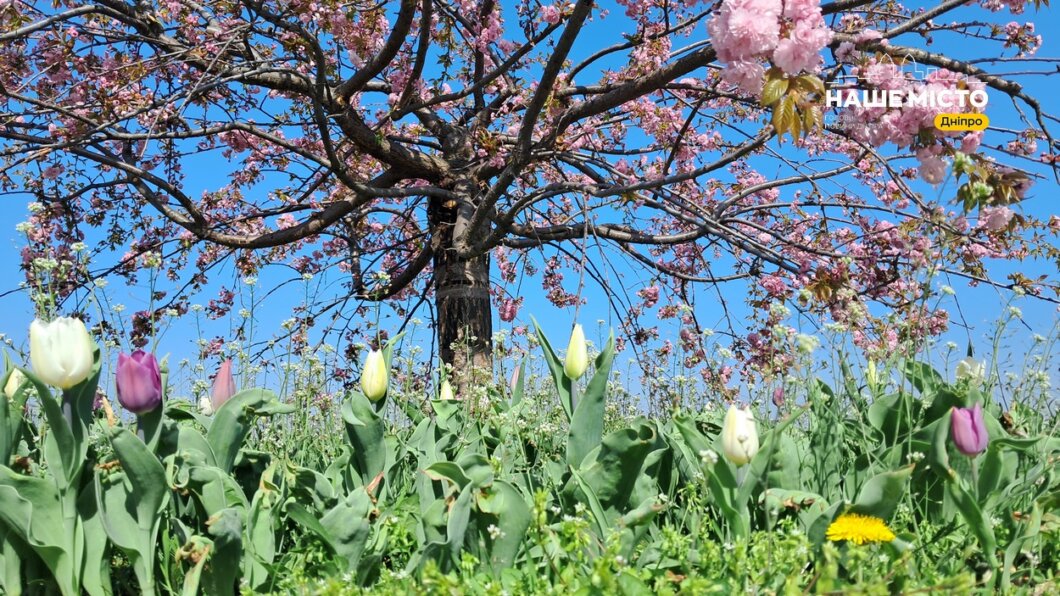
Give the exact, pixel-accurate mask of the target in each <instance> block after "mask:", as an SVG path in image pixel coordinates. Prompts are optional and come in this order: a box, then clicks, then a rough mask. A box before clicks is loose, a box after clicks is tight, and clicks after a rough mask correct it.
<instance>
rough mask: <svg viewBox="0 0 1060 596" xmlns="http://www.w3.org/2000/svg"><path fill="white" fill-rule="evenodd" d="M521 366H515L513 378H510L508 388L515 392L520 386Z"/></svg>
mask: <svg viewBox="0 0 1060 596" xmlns="http://www.w3.org/2000/svg"><path fill="white" fill-rule="evenodd" d="M521 368H522V367H521V366H517V367H515V370H513V371H512V378H511V379H509V380H508V388H510V389H511V390H512V393H515V389H516V388H517V387H519V369H521Z"/></svg>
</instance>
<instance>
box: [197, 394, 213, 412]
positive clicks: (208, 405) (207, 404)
mask: <svg viewBox="0 0 1060 596" xmlns="http://www.w3.org/2000/svg"><path fill="white" fill-rule="evenodd" d="M199 413H200V414H202V415H203V416H213V402H212V401H210V398H209V397H206V396H205V395H204V396H202V397H200V398H199Z"/></svg>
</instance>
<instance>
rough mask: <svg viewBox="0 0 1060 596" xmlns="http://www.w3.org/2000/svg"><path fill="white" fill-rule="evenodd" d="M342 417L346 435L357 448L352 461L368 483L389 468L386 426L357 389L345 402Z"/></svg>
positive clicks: (362, 478) (362, 479) (363, 481)
mask: <svg viewBox="0 0 1060 596" xmlns="http://www.w3.org/2000/svg"><path fill="white" fill-rule="evenodd" d="M342 420H343V422H344V423H345V425H346V437H347V439H349V441H350V446H351V447H352V448H353V449H352V452H351V455H352V459H351V463H352V464H353V465H354V468H355V469H356V471H357V473H358V474H359V475H360V477H361V484H362V485H367V484H369V483H370V482H372V480H374V479H375V477H376V476H378V475H379V474H382V473H383V471H384V470H385V469H386V461H387V459H386V454H387V451H386V442H385V441H384V439H383V437H384V434H385V429H384V426H383V420H382V419H381V418H380V417H379V414H378V413H377V412H376V410H375V408H374V407H373V406H372V403H371V402H370V401H368V398H367V397H365V396H364V395H362V394H360V393H358V392H353V393H351V394H350V395H349V397H347V398H346V401H344V402H343V404H342Z"/></svg>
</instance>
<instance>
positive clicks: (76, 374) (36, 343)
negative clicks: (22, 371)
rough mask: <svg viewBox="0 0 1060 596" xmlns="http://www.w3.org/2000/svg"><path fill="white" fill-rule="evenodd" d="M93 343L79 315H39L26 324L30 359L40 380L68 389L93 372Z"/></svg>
mask: <svg viewBox="0 0 1060 596" xmlns="http://www.w3.org/2000/svg"><path fill="white" fill-rule="evenodd" d="M94 349H95V344H94V343H93V341H92V337H91V336H89V334H88V329H86V328H85V324H84V323H82V322H81V320H80V319H73V318H70V317H59V318H58V319H55V320H54V321H52V322H50V323H45V322H43V321H41V320H40V319H36V320H34V321H33V322H32V323H30V325H29V359H30V362H32V363H33V372H34V373H36V375H37V377H39V378H40V380H42V381H44V382H45V383H47V384H49V385H54V386H56V387H59V388H60V389H70V388H71V387H73V386H75V385H77V384H78V383H80V382H82V381H84V380H85V379H87V378H88V375H90V374H91V373H92V364H93V354H92V352H93V350H94Z"/></svg>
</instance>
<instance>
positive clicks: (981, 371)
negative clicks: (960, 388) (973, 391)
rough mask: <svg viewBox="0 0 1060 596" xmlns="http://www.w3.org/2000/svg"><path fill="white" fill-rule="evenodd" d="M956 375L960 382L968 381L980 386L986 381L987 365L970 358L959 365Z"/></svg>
mask: <svg viewBox="0 0 1060 596" xmlns="http://www.w3.org/2000/svg"><path fill="white" fill-rule="evenodd" d="M954 375H955V376H956V377H957V380H958V381H960V380H964V379H967V380H969V381H970V382H971V383H972V384H975V385H978V384H979V383H982V382H983V380H985V379H986V365H985V364H983V363H982V362H980V361H978V360H976V359H974V358H972V357H971V356H969V357H967V358H965V359H964V360H961V361H960V362H958V363H957V370H956V371H955V372H954Z"/></svg>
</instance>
